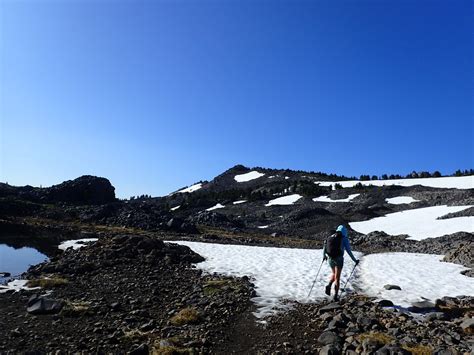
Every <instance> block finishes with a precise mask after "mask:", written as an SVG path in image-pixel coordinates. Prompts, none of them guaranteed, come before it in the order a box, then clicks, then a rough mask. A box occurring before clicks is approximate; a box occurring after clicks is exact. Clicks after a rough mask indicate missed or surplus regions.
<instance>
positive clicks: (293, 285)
mask: <svg viewBox="0 0 474 355" xmlns="http://www.w3.org/2000/svg"><path fill="white" fill-rule="evenodd" d="M172 243H178V244H182V245H187V246H189V247H190V248H191V249H192V250H194V251H195V252H196V253H198V254H200V255H202V256H203V257H205V258H206V260H205V261H204V262H201V263H198V264H196V267H197V268H199V269H202V270H203V271H205V272H206V273H209V274H212V273H218V274H222V275H226V276H238V277H242V276H248V277H250V278H251V279H252V282H253V283H254V284H255V290H256V292H257V296H256V297H254V298H253V299H252V300H253V301H254V302H255V303H256V304H257V306H258V309H257V312H256V313H255V315H256V317H257V318H258V319H261V318H263V317H265V316H269V315H272V314H275V313H276V312H278V311H279V310H284V309H286V307H285V306H284V300H290V301H298V302H315V301H318V300H321V299H324V298H327V296H326V295H325V294H324V286H325V285H326V283H327V281H328V279H329V276H330V274H331V269H330V268H329V266H328V265H327V263H324V264H323V265H322V267H321V272H320V275H319V277H318V278H317V279H316V283H315V285H314V288H313V290H312V293H311V296H310V297H309V298H307V296H308V292H309V290H310V288H311V285H312V283H313V281H314V278H315V276H316V273H317V271H318V268H319V266H320V265H321V263H322V256H323V253H322V250H321V249H294V248H274V247H256V246H248V245H224V244H211V243H199V242H185V241H178V242H175V241H173V242H172ZM354 255H355V256H356V258H360V259H361V263H360V265H359V267H357V268H356V272H355V274H354V276H353V278H351V281H350V282H349V284H348V286H347V290H346V292H348V291H349V292H350V291H351V289H352V285H354V286H357V287H360V288H361V290H362V292H364V293H367V294H368V295H370V296H374V297H379V298H385V299H390V300H392V302H394V303H395V304H396V305H400V306H403V307H406V306H409V305H410V304H411V303H412V302H415V301H419V300H422V299H423V297H424V298H427V299H429V300H435V299H437V298H442V297H444V296H457V295H473V294H474V279H473V278H470V277H467V276H464V275H461V274H460V272H461V271H463V270H465V269H466V268H465V267H463V266H461V265H457V264H452V263H445V262H441V261H440V259H441V257H442V256H440V255H429V254H412V253H385V254H372V255H368V256H364V257H361V253H358V252H354ZM407 265H412V266H413V267H411V268H407ZM353 267H354V264H353V262H352V260H351V259H350V258H348V257H346V258H345V265H344V268H343V269H342V277H341V285H344V283H345V281H346V280H347V278H348V276H349V274H350V272H351V270H352V268H353ZM386 284H394V285H398V286H400V287H401V288H402V290H401V291H395V290H390V291H388V290H385V289H384V288H383V286H384V285H386Z"/></svg>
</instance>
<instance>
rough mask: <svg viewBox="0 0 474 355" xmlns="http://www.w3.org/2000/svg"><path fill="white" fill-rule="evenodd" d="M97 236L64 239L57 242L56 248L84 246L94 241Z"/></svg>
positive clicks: (64, 248)
mask: <svg viewBox="0 0 474 355" xmlns="http://www.w3.org/2000/svg"><path fill="white" fill-rule="evenodd" d="M97 240H98V239H97V238H84V239H74V240H66V241H65V242H62V243H61V244H59V246H58V248H59V249H61V250H66V249H67V248H73V249H74V250H76V249H79V248H82V247H84V246H86V245H87V244H88V243H92V242H96V241H97Z"/></svg>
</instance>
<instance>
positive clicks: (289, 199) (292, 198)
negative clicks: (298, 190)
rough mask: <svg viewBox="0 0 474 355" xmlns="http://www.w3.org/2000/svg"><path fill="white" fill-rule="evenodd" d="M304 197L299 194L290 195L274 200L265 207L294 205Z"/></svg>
mask: <svg viewBox="0 0 474 355" xmlns="http://www.w3.org/2000/svg"><path fill="white" fill-rule="evenodd" d="M302 197H303V196H301V195H298V194H293V195H288V196H283V197H278V198H276V199H274V200H270V201H268V203H267V204H266V205H265V206H276V205H280V206H283V205H292V204H294V203H295V202H296V201H298V200H299V199H300V198H302Z"/></svg>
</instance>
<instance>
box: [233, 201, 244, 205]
mask: <svg viewBox="0 0 474 355" xmlns="http://www.w3.org/2000/svg"><path fill="white" fill-rule="evenodd" d="M244 202H247V200H240V201H235V202H233V204H234V205H240V204H241V203H244Z"/></svg>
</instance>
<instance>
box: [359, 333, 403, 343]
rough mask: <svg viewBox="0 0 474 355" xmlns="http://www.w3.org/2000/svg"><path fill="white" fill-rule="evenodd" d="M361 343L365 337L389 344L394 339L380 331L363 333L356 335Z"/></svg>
mask: <svg viewBox="0 0 474 355" xmlns="http://www.w3.org/2000/svg"><path fill="white" fill-rule="evenodd" d="M358 338H359V341H360V342H361V343H362V342H363V341H364V340H365V339H372V340H375V341H377V342H379V343H382V344H390V343H391V342H392V341H393V340H394V339H393V337H391V336H390V335H387V334H385V333H380V332H370V333H363V334H360V335H359V336H358Z"/></svg>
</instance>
